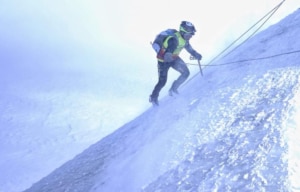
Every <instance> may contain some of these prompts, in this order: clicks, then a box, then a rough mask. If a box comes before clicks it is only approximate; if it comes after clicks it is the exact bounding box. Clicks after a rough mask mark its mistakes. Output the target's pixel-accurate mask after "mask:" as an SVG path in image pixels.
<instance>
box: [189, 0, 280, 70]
mask: <svg viewBox="0 0 300 192" xmlns="http://www.w3.org/2000/svg"><path fill="white" fill-rule="evenodd" d="M284 1H285V0H283V1H282V2H281V3H279V4H278V5H276V6H275V7H274V8H273V9H272V10H270V11H269V12H268V13H267V14H266V15H265V16H263V17H262V18H261V19H259V20H258V21H257V22H256V23H255V24H254V25H252V26H251V27H250V28H249V29H248V30H247V31H246V32H244V33H243V34H242V35H241V36H240V37H238V38H237V39H236V40H235V41H233V42H232V43H231V44H230V45H229V46H228V47H226V48H225V49H224V50H223V51H221V52H220V53H219V54H218V55H217V56H216V57H214V58H213V59H212V60H211V61H210V62H209V63H208V64H205V65H203V64H201V65H202V66H218V65H227V64H232V63H238V62H245V61H250V59H248V60H242V61H234V62H229V63H225V64H218V65H217V64H215V65H212V64H211V63H213V62H214V61H215V60H216V59H217V58H219V57H220V56H221V55H222V54H224V53H225V52H226V51H227V50H228V49H229V48H230V47H232V46H233V45H234V44H235V43H236V42H238V41H239V40H240V39H241V38H242V37H243V36H245V35H246V34H247V33H248V32H249V31H250V30H251V29H253V28H254V27H255V26H256V25H258V24H259V23H260V22H261V21H263V20H264V19H265V18H266V17H267V19H266V20H265V21H264V22H263V23H262V24H261V25H260V26H259V27H258V28H257V29H256V30H255V31H254V32H253V33H252V34H251V35H250V36H249V37H248V38H247V39H245V40H244V41H243V42H242V43H240V44H239V45H238V46H236V47H235V48H234V49H232V50H231V51H230V52H228V53H227V54H226V55H224V56H223V57H222V58H224V57H226V56H228V55H229V54H230V53H232V52H233V51H234V50H236V49H237V48H238V47H240V46H241V45H242V44H244V43H245V42H246V41H247V40H249V39H250V38H251V37H253V36H254V35H255V34H256V33H257V32H258V31H259V30H260V29H261V28H262V27H263V26H264V25H265V23H266V22H267V21H268V20H269V19H270V18H271V17H272V16H273V15H274V14H275V12H276V11H277V10H278V9H279V8H280V7H281V5H282V4H283V3H284ZM276 56H278V55H276ZM271 57H273V56H271ZM259 59H265V58H257V59H252V60H259ZM187 64H189V65H194V64H191V63H187Z"/></svg>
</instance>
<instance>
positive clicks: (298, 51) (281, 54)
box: [187, 50, 300, 67]
mask: <svg viewBox="0 0 300 192" xmlns="http://www.w3.org/2000/svg"><path fill="white" fill-rule="evenodd" d="M295 53H300V50H295V51H290V52H285V53H279V54H275V55H270V56H265V57H258V58H254V59H243V60H238V61H232V62H227V63H219V64H207V65H203V64H201V65H202V66H215V67H216V66H222V65H230V64H235V63H243V62H247V61H257V60H264V59H270V58H274V57H280V56H283V55H289V54H295ZM187 64H188V65H198V64H194V63H187Z"/></svg>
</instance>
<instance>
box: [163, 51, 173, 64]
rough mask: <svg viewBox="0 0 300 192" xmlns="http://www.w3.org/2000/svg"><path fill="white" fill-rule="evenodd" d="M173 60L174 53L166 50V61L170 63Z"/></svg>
mask: <svg viewBox="0 0 300 192" xmlns="http://www.w3.org/2000/svg"><path fill="white" fill-rule="evenodd" d="M173 60H174V58H173V54H172V53H170V52H166V53H165V55H164V61H165V62H167V63H169V62H172V61H173Z"/></svg>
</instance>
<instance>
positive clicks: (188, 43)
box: [185, 41, 202, 60]
mask: <svg viewBox="0 0 300 192" xmlns="http://www.w3.org/2000/svg"><path fill="white" fill-rule="evenodd" d="M185 49H186V50H187V52H189V53H190V54H191V55H192V56H193V57H195V58H196V59H198V60H201V59H202V55H201V54H200V53H198V52H197V51H195V49H193V47H192V46H191V44H190V42H188V41H187V42H186V45H185Z"/></svg>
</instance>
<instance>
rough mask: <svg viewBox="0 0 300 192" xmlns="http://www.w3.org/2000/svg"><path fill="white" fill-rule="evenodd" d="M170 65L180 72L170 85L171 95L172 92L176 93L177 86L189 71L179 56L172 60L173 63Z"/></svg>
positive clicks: (186, 76)
mask: <svg viewBox="0 0 300 192" xmlns="http://www.w3.org/2000/svg"><path fill="white" fill-rule="evenodd" d="M171 67H172V68H173V69H175V70H176V71H178V72H179V73H180V76H179V77H178V78H177V79H176V80H175V81H174V82H173V84H172V87H171V89H170V90H169V94H170V95H171V96H172V94H173V93H177V94H178V90H177V89H178V87H179V86H180V85H181V84H182V83H183V82H184V81H185V80H186V79H187V78H188V77H189V75H190V71H189V69H188V67H187V66H186V64H185V63H184V61H183V60H182V59H181V58H180V57H178V58H177V59H176V60H175V61H174V64H173V65H172V66H171Z"/></svg>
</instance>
